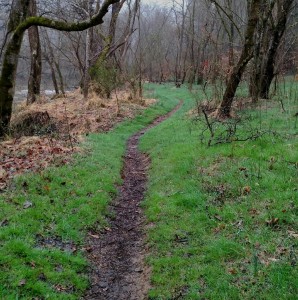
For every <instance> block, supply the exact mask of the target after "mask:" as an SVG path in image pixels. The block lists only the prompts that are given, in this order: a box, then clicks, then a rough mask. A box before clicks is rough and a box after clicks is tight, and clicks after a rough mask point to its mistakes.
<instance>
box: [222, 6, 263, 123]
mask: <svg viewBox="0 0 298 300" xmlns="http://www.w3.org/2000/svg"><path fill="white" fill-rule="evenodd" d="M260 2H261V1H260V0H252V1H251V3H250V5H249V9H248V22H247V27H246V31H245V35H244V45H243V48H242V52H241V55H240V58H239V60H238V63H237V64H236V66H235V67H234V68H233V70H232V73H231V76H230V78H229V80H228V83H227V87H226V90H225V93H224V96H223V100H222V102H221V104H220V106H219V108H218V110H217V113H216V117H217V118H218V119H226V118H230V117H231V108H232V103H233V100H234V97H235V93H236V90H237V88H238V85H239V83H240V81H241V77H242V75H243V72H244V70H245V67H246V65H247V63H248V62H249V61H250V59H251V58H252V49H253V44H254V33H255V29H256V26H257V23H258V18H259V11H260V4H261V3H260Z"/></svg>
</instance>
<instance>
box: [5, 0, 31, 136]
mask: <svg viewBox="0 0 298 300" xmlns="http://www.w3.org/2000/svg"><path fill="white" fill-rule="evenodd" d="M29 2H30V0H19V1H13V3H12V7H11V11H10V15H9V23H8V25H7V32H8V35H7V38H6V47H5V52H4V55H3V65H2V71H1V77H0V114H1V117H0V137H1V136H3V135H4V134H5V132H7V130H8V125H9V122H10V117H11V111H12V102H13V97H14V89H15V77H16V72H17V66H18V55H19V52H20V48H21V44H22V40H23V35H24V31H21V32H18V33H17V34H15V33H14V31H15V30H16V28H17V26H18V25H19V24H20V23H21V22H24V21H25V20H26V18H27V16H28V15H29Z"/></svg>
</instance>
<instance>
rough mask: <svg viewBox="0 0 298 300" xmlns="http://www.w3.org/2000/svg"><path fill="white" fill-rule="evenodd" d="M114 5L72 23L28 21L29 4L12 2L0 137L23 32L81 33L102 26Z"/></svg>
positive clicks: (0, 85)
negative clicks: (37, 28) (38, 28)
mask: <svg viewBox="0 0 298 300" xmlns="http://www.w3.org/2000/svg"><path fill="white" fill-rule="evenodd" d="M116 2H119V0H105V1H104V3H103V4H102V6H101V8H100V10H99V11H98V13H97V14H96V15H94V16H93V17H92V18H91V19H90V20H84V21H82V22H73V23H67V22H64V21H59V20H54V19H49V18H45V17H28V14H29V3H30V0H15V1H13V2H12V6H11V11H10V16H9V22H8V26H7V28H8V35H7V39H6V40H7V43H6V48H5V51H4V55H3V64H2V70H1V76H0V136H3V135H4V134H5V132H6V131H7V129H8V125H9V122H10V118H11V112H12V103H13V97H14V89H15V77H16V70H17V66H18V57H19V53H20V49H21V45H22V40H23V35H24V32H25V31H26V30H27V29H28V28H30V27H31V26H34V25H35V26H43V27H48V28H52V29H56V30H60V31H82V30H85V29H88V28H90V27H93V26H96V25H99V24H101V23H103V17H104V16H105V15H106V14H107V12H108V8H109V6H110V5H111V4H113V3H116Z"/></svg>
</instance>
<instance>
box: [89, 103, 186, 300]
mask: <svg viewBox="0 0 298 300" xmlns="http://www.w3.org/2000/svg"><path fill="white" fill-rule="evenodd" d="M181 105H182V102H180V104H179V105H177V106H176V107H175V108H174V109H173V110H172V111H171V112H169V113H168V114H166V115H164V116H161V117H158V118H157V119H155V120H154V121H153V122H152V123H151V124H150V125H149V126H148V127H146V128H145V129H143V130H141V131H139V132H137V133H136V134H134V135H133V136H131V137H130V138H129V140H128V143H127V149H126V154H125V157H124V167H123V170H122V174H121V175H122V178H123V184H122V186H121V187H119V195H118V197H117V198H116V199H115V201H114V202H113V204H112V205H111V206H110V209H111V211H112V213H113V214H114V218H113V219H111V220H110V228H108V229H107V230H106V231H105V233H103V234H102V235H101V236H100V238H99V239H98V238H97V237H95V238H92V237H90V240H89V243H90V245H89V246H88V249H89V251H90V254H89V259H90V260H91V262H92V265H93V270H92V274H91V288H90V290H89V291H88V292H87V294H86V295H85V297H84V299H88V300H89V299H100V300H103V299H109V300H112V299H113V300H114V299H115V300H116V299H119V300H142V299H145V298H146V294H147V292H148V290H149V287H150V286H149V276H150V270H149V268H148V267H147V266H146V265H145V263H144V258H145V254H146V249H145V244H144V232H143V226H142V225H143V223H144V216H143V212H142V209H141V208H140V202H141V201H142V200H143V198H144V193H145V189H146V182H147V170H148V167H149V164H150V160H149V157H148V156H147V155H146V154H144V153H141V152H139V150H138V144H139V140H140V138H141V136H142V135H143V134H144V133H145V132H146V131H147V130H149V129H150V128H152V127H154V126H156V125H158V124H159V123H161V122H162V121H164V120H165V119H167V118H168V117H170V116H171V115H172V114H173V113H175V112H176V111H177V110H178V109H179V108H180V107H181Z"/></svg>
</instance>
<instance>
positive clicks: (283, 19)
mask: <svg viewBox="0 0 298 300" xmlns="http://www.w3.org/2000/svg"><path fill="white" fill-rule="evenodd" d="M293 2H294V0H278V1H277V6H278V7H277V11H278V12H277V23H276V25H275V26H274V27H273V29H272V31H273V32H272V40H271V43H270V46H269V49H268V51H267V55H266V58H267V59H266V63H265V67H264V71H263V72H262V76H261V81H260V82H261V83H260V84H261V88H260V97H261V98H263V99H268V98H269V91H270V86H271V83H272V80H273V78H274V76H275V70H274V65H275V61H276V55H277V51H278V47H279V45H280V43H281V41H282V37H283V34H284V32H285V30H286V25H287V19H288V16H289V14H290V11H291V7H292V4H293Z"/></svg>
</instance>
